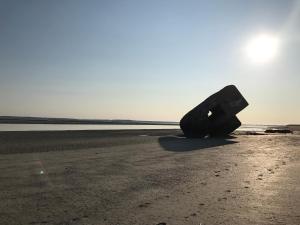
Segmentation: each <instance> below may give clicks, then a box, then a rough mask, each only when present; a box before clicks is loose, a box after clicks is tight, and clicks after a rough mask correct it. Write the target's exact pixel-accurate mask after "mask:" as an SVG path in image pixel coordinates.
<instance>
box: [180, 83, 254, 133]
mask: <svg viewBox="0 0 300 225" xmlns="http://www.w3.org/2000/svg"><path fill="white" fill-rule="evenodd" d="M247 106H248V102H247V101H246V100H245V99H244V97H243V96H242V95H241V93H240V92H239V91H238V89H237V88H236V87H235V86H234V85H229V86H226V87H224V88H223V89H222V90H220V91H218V92H217V93H215V94H213V95H211V96H210V97H208V98H207V99H206V100H204V101H203V102H202V103H200V104H199V105H198V106H196V107H195V108H194V109H192V110H191V111H189V112H188V113H187V114H186V115H185V116H184V117H183V118H182V119H181V120H180V128H181V129H182V131H183V133H184V135H185V136H186V137H205V136H224V135H228V134H230V133H231V132H233V131H234V130H235V129H237V128H238V127H239V126H240V125H241V122H240V121H239V119H238V118H237V117H236V114H237V113H238V112H240V111H241V110H243V109H244V108H245V107H247Z"/></svg>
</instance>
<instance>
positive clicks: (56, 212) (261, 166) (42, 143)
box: [0, 130, 300, 225]
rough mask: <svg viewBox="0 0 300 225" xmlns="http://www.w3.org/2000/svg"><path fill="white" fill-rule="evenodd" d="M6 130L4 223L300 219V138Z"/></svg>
mask: <svg viewBox="0 0 300 225" xmlns="http://www.w3.org/2000/svg"><path fill="white" fill-rule="evenodd" d="M180 134H181V133H180V131H178V130H151V131H145V130H144V131H143V130H135V131H69V132H0V168H1V173H0V224H1V225H6V224H7V225H14V224H16V225H20V224H22V225H23V224H57V225H58V224H61V225H62V224H65V225H66V224H84V225H87V224H93V225H99V224H105V225H135V224H137V225H148V224H149V225H156V224H167V225H177V224H178V225H183V224H189V225H190V224H197V225H199V224H201V225H204V224H207V225H211V224H241V225H242V224H249V225H250V224H261V225H264V224H294V225H297V224H300V200H299V199H300V176H299V172H300V148H299V147H300V135H299V134H297V133H296V134H286V135H282V134H276V135H233V136H231V137H229V138H227V139H221V138H220V139H185V138H182V137H180V136H178V135H180Z"/></svg>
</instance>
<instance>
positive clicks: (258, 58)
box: [245, 34, 279, 63]
mask: <svg viewBox="0 0 300 225" xmlns="http://www.w3.org/2000/svg"><path fill="white" fill-rule="evenodd" d="M278 47H279V39H278V38H277V37H276V36H275V35H271V34H260V35H257V36H255V37H254V38H252V39H251V40H250V41H249V42H248V44H247V46H246V49H245V50H246V54H247V56H248V57H249V59H250V60H251V61H252V62H255V63H267V62H270V61H271V60H272V59H274V58H275V57H276V55H277V54H278Z"/></svg>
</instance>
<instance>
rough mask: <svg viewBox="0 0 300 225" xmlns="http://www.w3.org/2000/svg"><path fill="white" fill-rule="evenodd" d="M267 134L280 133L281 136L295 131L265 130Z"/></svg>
mask: <svg viewBox="0 0 300 225" xmlns="http://www.w3.org/2000/svg"><path fill="white" fill-rule="evenodd" d="M265 133H279V134H292V133H293V131H291V130H289V129H273V128H271V129H267V130H265Z"/></svg>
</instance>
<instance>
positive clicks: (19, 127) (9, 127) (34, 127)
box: [0, 124, 268, 132]
mask: <svg viewBox="0 0 300 225" xmlns="http://www.w3.org/2000/svg"><path fill="white" fill-rule="evenodd" d="M267 127H268V126H267V125H242V126H241V127H240V128H238V129H237V130H239V131H256V132H261V131H265V129H266V128H267ZM135 129H180V128H179V126H176V125H111V124H97V125H90V124H88V125H87V124H0V131H49V130H135Z"/></svg>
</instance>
